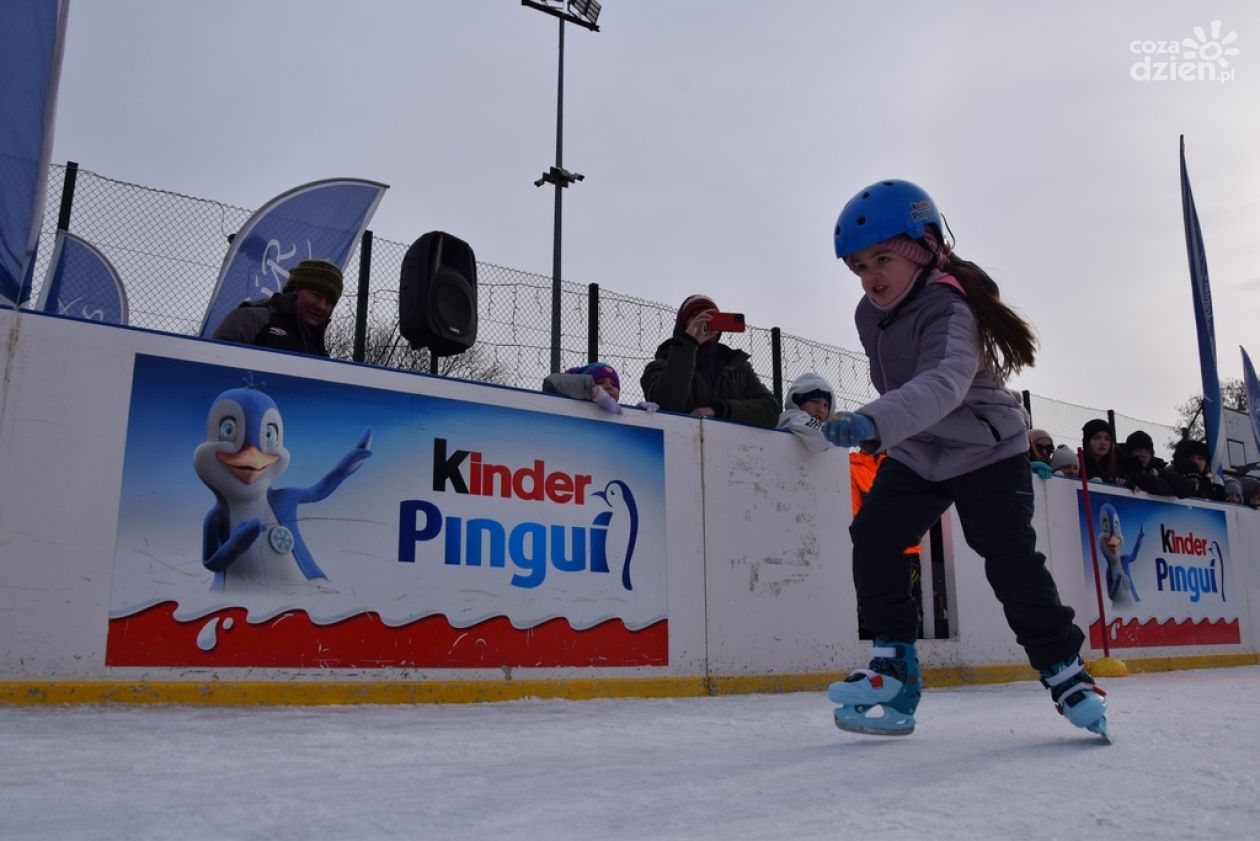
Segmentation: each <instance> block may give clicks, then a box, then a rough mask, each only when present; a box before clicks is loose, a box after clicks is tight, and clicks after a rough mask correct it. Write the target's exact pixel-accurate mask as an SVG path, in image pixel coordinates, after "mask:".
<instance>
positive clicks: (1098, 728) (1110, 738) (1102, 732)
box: [1085, 718, 1116, 745]
mask: <svg viewBox="0 0 1260 841" xmlns="http://www.w3.org/2000/svg"><path fill="white" fill-rule="evenodd" d="M1085 729H1086V730H1088V731H1089V732H1091V733H1093V734H1095V735H1096V736H1099V737H1101V738H1102V740H1103V741H1104V742H1106V743H1107V744H1109V745H1114V744H1115V743H1116V737H1115V734H1113V733H1112V732H1111V728H1110V727H1109V726H1108V725H1107V719H1105V718H1104V719H1103V720H1102V721H1100V722H1098V723H1097V724H1095V725H1094V726H1093V727H1087V728H1085Z"/></svg>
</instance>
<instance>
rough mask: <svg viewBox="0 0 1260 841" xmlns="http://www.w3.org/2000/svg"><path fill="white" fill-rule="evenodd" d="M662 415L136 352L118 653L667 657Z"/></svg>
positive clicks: (344, 664)
mask: <svg viewBox="0 0 1260 841" xmlns="http://www.w3.org/2000/svg"><path fill="white" fill-rule="evenodd" d="M666 569H667V563H666V546H665V470H664V444H663V436H662V434H661V432H660V430H655V429H644V428H640V427H636V426H632V425H630V424H624V423H619V422H616V421H612V420H586V419H580V418H571V417H566V416H560V415H552V414H546V413H540V412H530V411H525V410H521V409H512V408H504V407H500V406H492V405H482V404H478V403H473V402H467V401H462V400H451V399H445V398H438V397H432V396H426V395H418V394H412V393H406V392H397V391H389V390H383V389H374V388H367V387H363V386H355V385H348V384H342V383H335V382H325V381H321V380H314V379H304V378H298V377H293V376H288V375H284V374H278V373H274V372H269V371H257V370H255V371H248V370H243V369H237V368H228V367H221V366H215V365H206V364H201V363H197V362H189V361H183V360H174V359H167V358H163V357H154V356H144V355H140V356H137V358H136V362H135V366H134V375H133V378H132V391H131V402H130V414H129V420H128V429H127V439H126V452H125V456H124V465H123V481H122V493H121V503H120V506H119V515H118V539H117V547H116V554H115V568H114V581H113V592H112V597H111V603H110V626H109V637H108V644H107V648H106V664H107V665H110V666H214V667H222V666H242V667H254V666H274V667H312V668H373V667H388V668H438V667H453V668H459V667H501V666H550V667H556V666H643V665H665V664H667V663H668V626H667V611H666V604H667V601H666Z"/></svg>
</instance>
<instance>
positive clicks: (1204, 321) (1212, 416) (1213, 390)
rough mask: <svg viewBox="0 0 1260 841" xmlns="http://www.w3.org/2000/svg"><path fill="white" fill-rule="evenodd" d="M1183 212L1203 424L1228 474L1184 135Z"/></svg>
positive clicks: (1213, 466) (1215, 466)
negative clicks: (1200, 382)
mask: <svg viewBox="0 0 1260 841" xmlns="http://www.w3.org/2000/svg"><path fill="white" fill-rule="evenodd" d="M1181 215H1182V218H1183V220H1184V222H1185V226H1186V256H1187V257H1188V258H1189V260H1190V287H1191V290H1192V292H1193V293H1194V323H1195V326H1196V327H1197V328H1198V333H1199V372H1200V374H1202V376H1203V426H1204V428H1205V429H1206V430H1207V446H1208V452H1209V453H1210V454H1211V460H1210V462H1209V464H1208V469H1209V470H1210V471H1211V472H1212V474H1213V475H1215V476H1216V477H1217V478H1222V477H1223V476H1224V472H1223V471H1224V465H1225V436H1224V435H1223V434H1222V428H1221V415H1222V403H1221V381H1220V378H1219V377H1218V376H1217V373H1216V328H1215V327H1214V326H1213V321H1212V288H1211V286H1210V285H1209V283H1208V267H1207V252H1206V251H1205V250H1204V248H1203V232H1202V231H1200V230H1199V214H1198V212H1197V211H1196V210H1195V209H1194V195H1193V194H1192V193H1191V192H1190V176H1189V174H1188V173H1187V172H1186V138H1185V135H1182V137H1181Z"/></svg>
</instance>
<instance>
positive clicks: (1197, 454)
mask: <svg viewBox="0 0 1260 841" xmlns="http://www.w3.org/2000/svg"><path fill="white" fill-rule="evenodd" d="M1210 457H1211V453H1210V452H1209V451H1208V446H1207V444H1205V443H1203V442H1202V441H1194V440H1191V439H1189V438H1183V439H1181V440H1180V441H1178V442H1177V446H1176V447H1174V448H1173V463H1172V469H1173V470H1175V471H1177V473H1179V474H1180V475H1181V476H1183V477H1184V478H1186V479H1188V480H1190V481H1191V482H1192V483H1193V484H1194V490H1192V491H1191V492H1190V494H1189V496H1194V497H1199V498H1200V499H1210V500H1212V501H1214V502H1224V501H1225V488H1224V487H1222V486H1221V485H1218V484H1216V483H1215V482H1213V481H1212V474H1211V473H1209V472H1208V459H1209V458H1210Z"/></svg>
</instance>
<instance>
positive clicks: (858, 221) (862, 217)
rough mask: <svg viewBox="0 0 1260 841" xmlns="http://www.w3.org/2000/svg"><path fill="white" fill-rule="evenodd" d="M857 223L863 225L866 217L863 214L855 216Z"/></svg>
mask: <svg viewBox="0 0 1260 841" xmlns="http://www.w3.org/2000/svg"><path fill="white" fill-rule="evenodd" d="M857 223H858V224H859V225H865V224H866V217H865V216H859V217H858V218H857Z"/></svg>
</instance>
